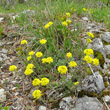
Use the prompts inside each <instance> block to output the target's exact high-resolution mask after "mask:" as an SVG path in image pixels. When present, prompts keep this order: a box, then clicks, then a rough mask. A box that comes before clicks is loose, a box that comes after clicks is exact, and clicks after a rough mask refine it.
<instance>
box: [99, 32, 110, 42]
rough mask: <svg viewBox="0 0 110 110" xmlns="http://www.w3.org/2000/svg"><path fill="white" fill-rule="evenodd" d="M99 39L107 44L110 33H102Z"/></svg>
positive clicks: (109, 40) (109, 39)
mask: <svg viewBox="0 0 110 110" xmlns="http://www.w3.org/2000/svg"><path fill="white" fill-rule="evenodd" d="M100 38H101V39H102V40H104V41H106V42H107V43H110V32H104V33H103V34H101V35H100Z"/></svg>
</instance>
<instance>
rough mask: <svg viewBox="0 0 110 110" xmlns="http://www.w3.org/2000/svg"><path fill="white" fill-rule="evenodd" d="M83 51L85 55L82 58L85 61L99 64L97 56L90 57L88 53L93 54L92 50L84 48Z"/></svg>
mask: <svg viewBox="0 0 110 110" xmlns="http://www.w3.org/2000/svg"><path fill="white" fill-rule="evenodd" d="M84 53H85V54H86V56H85V57H84V58H83V60H84V61H86V62H87V63H92V64H94V65H95V66H98V65H99V59H97V58H94V59H92V57H90V55H93V54H94V51H93V50H92V49H85V50H84Z"/></svg>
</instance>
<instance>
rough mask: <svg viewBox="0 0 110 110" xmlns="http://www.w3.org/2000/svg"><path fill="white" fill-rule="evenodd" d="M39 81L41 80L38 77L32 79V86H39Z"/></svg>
mask: <svg viewBox="0 0 110 110" xmlns="http://www.w3.org/2000/svg"><path fill="white" fill-rule="evenodd" d="M40 83H41V81H40V80H39V79H38V78H35V79H34V80H33V81H32V85H33V86H39V85H40Z"/></svg>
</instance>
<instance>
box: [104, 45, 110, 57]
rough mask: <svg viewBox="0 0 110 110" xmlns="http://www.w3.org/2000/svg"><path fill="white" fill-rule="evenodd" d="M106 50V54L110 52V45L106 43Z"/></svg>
mask: <svg viewBox="0 0 110 110" xmlns="http://www.w3.org/2000/svg"><path fill="white" fill-rule="evenodd" d="M104 48H105V52H106V54H107V55H108V54H110V45H105V47H104Z"/></svg>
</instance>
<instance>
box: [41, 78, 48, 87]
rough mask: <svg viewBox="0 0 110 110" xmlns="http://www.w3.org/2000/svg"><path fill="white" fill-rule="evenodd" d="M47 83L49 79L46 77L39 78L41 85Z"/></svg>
mask: <svg viewBox="0 0 110 110" xmlns="http://www.w3.org/2000/svg"><path fill="white" fill-rule="evenodd" d="M48 83H49V79H48V78H42V79H41V85H42V86H46V85H47V84H48Z"/></svg>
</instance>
